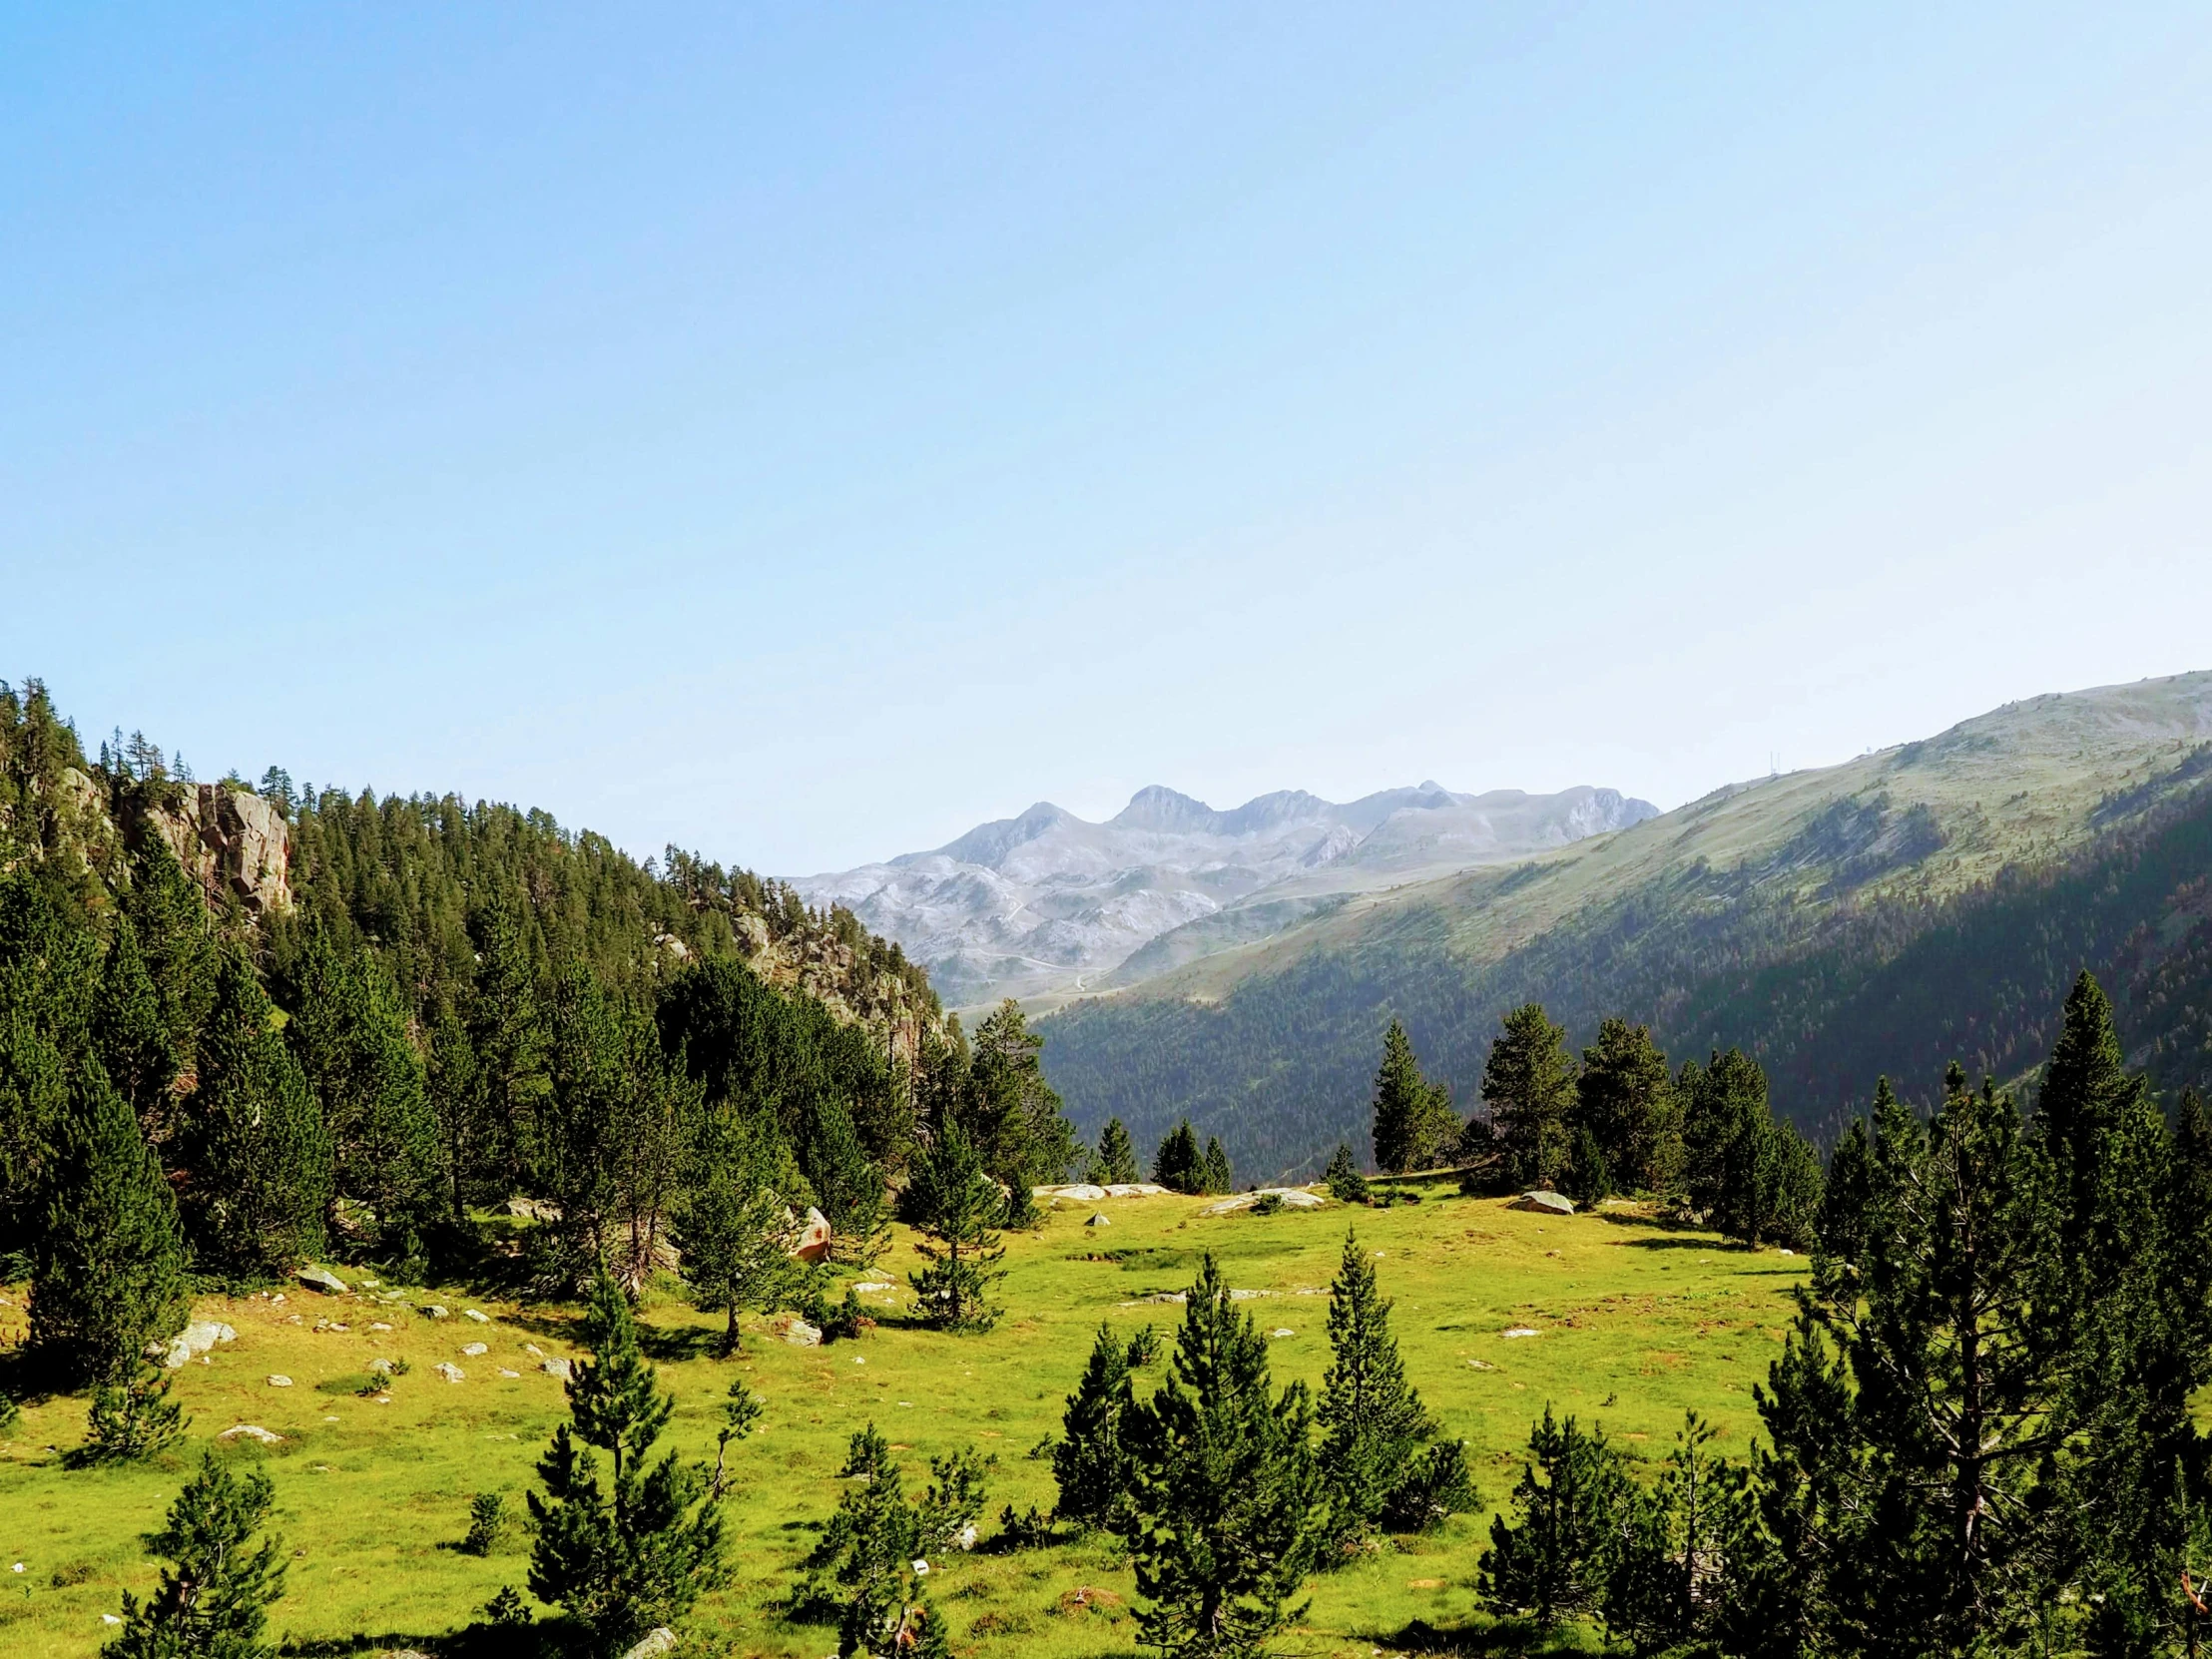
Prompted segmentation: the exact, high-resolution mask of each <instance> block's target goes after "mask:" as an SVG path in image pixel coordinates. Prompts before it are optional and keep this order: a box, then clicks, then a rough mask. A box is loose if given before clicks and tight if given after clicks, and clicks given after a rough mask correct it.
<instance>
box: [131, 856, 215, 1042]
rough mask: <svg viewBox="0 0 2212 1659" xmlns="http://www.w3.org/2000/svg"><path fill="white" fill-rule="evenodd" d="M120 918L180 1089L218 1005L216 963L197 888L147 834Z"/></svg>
mask: <svg viewBox="0 0 2212 1659" xmlns="http://www.w3.org/2000/svg"><path fill="white" fill-rule="evenodd" d="M122 909H123V914H124V916H125V917H127V918H128V919H129V921H130V923H131V932H132V936H133V939H134V942H135V943H136V945H137V947H138V950H139V953H140V958H141V960H142V961H143V963H144V964H145V967H146V972H147V977H148V978H149V979H150V980H151V981H152V982H153V986H154V993H155V997H156V999H157V1001H158V1003H159V1005H160V1021H161V1029H162V1034H163V1037H164V1040H165V1041H166V1043H167V1045H168V1048H169V1053H170V1061H171V1073H172V1075H173V1076H174V1077H176V1078H177V1080H178V1082H179V1083H180V1084H181V1085H182V1084H184V1083H186V1082H187V1081H188V1080H189V1079H191V1078H192V1077H194V1076H195V1075H196V1074H197V1071H198V1064H199V1042H200V1032H201V1028H202V1027H203V1026H205V1025H206V1024H207V1022H208V1017H209V1015H210V1014H211V1013H213V1012H214V1010H215V1006H216V995H217V986H218V982H219V980H220V978H221V972H222V958H221V953H220V952H219V950H218V949H217V946H216V942H215V931H214V927H213V925H212V922H211V920H210V917H209V915H208V904H207V900H206V898H205V897H204V896H203V894H202V893H201V891H200V886H199V883H198V882H196V881H194V880H193V879H192V878H191V877H190V876H188V875H187V874H186V873H185V872H184V869H183V868H182V866H180V865H179V864H178V862H177V856H176V854H175V853H174V852H172V851H171V850H170V847H169V843H168V842H167V841H165V840H163V839H162V838H161V836H159V835H147V836H146V837H145V838H144V842H143V844H142V845H141V846H140V847H139V848H138V850H137V851H136V853H135V854H134V855H133V857H132V860H131V886H130V890H129V891H128V892H126V893H125V894H124V896H123V904H122Z"/></svg>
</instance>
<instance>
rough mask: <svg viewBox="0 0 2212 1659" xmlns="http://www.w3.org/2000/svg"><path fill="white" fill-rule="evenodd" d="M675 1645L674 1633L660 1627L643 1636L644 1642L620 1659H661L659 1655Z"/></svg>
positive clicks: (665, 1627)
mask: <svg viewBox="0 0 2212 1659" xmlns="http://www.w3.org/2000/svg"><path fill="white" fill-rule="evenodd" d="M675 1645H676V1632H675V1631H673V1630H671V1629H669V1627H668V1626H667V1625H665V1624H664V1625H661V1626H659V1627H657V1628H655V1629H653V1630H649V1631H647V1632H646V1634H645V1640H644V1641H642V1642H640V1643H639V1644H638V1645H637V1646H636V1647H634V1648H632V1649H631V1650H630V1651H629V1652H628V1653H625V1654H624V1655H623V1656H622V1659H661V1655H662V1654H664V1653H666V1652H668V1651H669V1649H671V1648H673V1647H674V1646H675Z"/></svg>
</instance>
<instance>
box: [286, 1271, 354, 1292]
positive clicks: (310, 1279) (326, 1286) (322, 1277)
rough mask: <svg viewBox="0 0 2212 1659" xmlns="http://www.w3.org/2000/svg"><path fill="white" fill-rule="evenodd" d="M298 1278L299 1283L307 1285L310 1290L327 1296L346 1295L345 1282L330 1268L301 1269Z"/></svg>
mask: <svg viewBox="0 0 2212 1659" xmlns="http://www.w3.org/2000/svg"><path fill="white" fill-rule="evenodd" d="M297 1278H298V1280H299V1283H300V1284H302V1285H305V1286H306V1287H307V1288H308V1289H309V1290H316V1291H320V1292H322V1293H323V1295H325V1296H343V1295H344V1294H345V1281H344V1280H342V1279H340V1278H339V1277H338V1276H337V1275H336V1274H334V1273H332V1272H331V1271H330V1270H329V1269H328V1268H301V1269H300V1270H299V1272H298V1275H297Z"/></svg>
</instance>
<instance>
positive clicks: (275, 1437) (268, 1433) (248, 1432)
mask: <svg viewBox="0 0 2212 1659" xmlns="http://www.w3.org/2000/svg"><path fill="white" fill-rule="evenodd" d="M216 1438H217V1439H219V1440H259V1441H261V1442H262V1444H263V1445H275V1444H277V1441H279V1440H281V1439H282V1438H283V1435H281V1434H278V1433H276V1432H274V1431H272V1430H270V1429H267V1428H264V1427H263V1426H262V1425H261V1424H260V1423H258V1422H242V1423H238V1424H236V1425H235V1426H233V1427H230V1428H226V1429H225V1430H224V1431H223V1432H222V1433H220V1434H218V1435H217V1436H216Z"/></svg>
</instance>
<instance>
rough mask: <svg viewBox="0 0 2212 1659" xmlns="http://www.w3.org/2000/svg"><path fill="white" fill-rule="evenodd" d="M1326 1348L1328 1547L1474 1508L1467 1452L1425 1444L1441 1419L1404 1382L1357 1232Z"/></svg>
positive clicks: (1342, 1269) (1341, 1553)
mask: <svg viewBox="0 0 2212 1659" xmlns="http://www.w3.org/2000/svg"><path fill="white" fill-rule="evenodd" d="M1329 1352H1330V1357H1331V1358H1330V1363H1329V1370H1328V1372H1327V1373H1326V1374H1325V1376H1324V1377H1323V1379H1322V1389H1321V1408H1320V1410H1319V1412H1318V1413H1317V1416H1318V1418H1319V1421H1320V1423H1321V1427H1322V1434H1323V1438H1322V1447H1321V1470H1322V1481H1323V1487H1324V1490H1325V1491H1326V1493H1327V1495H1328V1504H1329V1520H1328V1536H1329V1545H1330V1550H1331V1553H1332V1554H1333V1555H1334V1556H1336V1557H1337V1558H1339V1559H1342V1558H1343V1557H1345V1556H1346V1555H1349V1554H1351V1553H1352V1552H1353V1551H1355V1550H1357V1549H1358V1548H1359V1547H1360V1546H1361V1545H1363V1544H1364V1543H1366V1542H1367V1540H1368V1539H1369V1538H1370V1537H1372V1536H1373V1535H1374V1533H1375V1531H1376V1529H1377V1528H1378V1527H1379V1526H1383V1525H1388V1526H1392V1527H1393V1528H1395V1529H1398V1530H1404V1531H1415V1530H1420V1529H1422V1528H1425V1527H1427V1526H1430V1525H1433V1524H1434V1523H1435V1522H1437V1521H1439V1520H1441V1519H1443V1517H1444V1516H1445V1515H1448V1514H1452V1513H1455V1512H1456V1511H1458V1510H1460V1509H1464V1508H1468V1507H1470V1506H1471V1505H1472V1503H1473V1501H1474V1493H1473V1489H1472V1487H1471V1485H1470V1484H1469V1482H1468V1479H1467V1474H1466V1465H1465V1457H1464V1453H1463V1452H1462V1451H1461V1450H1460V1448H1459V1446H1458V1445H1457V1444H1456V1443H1455V1442H1454V1443H1448V1444H1442V1445H1434V1446H1431V1445H1429V1444H1428V1442H1429V1441H1430V1440H1432V1439H1433V1438H1434V1437H1435V1433H1436V1424H1435V1423H1434V1421H1433V1420H1432V1419H1431V1418H1430V1417H1429V1415H1428V1412H1427V1411H1426V1409H1424V1408H1423V1407H1422V1405H1421V1402H1420V1394H1419V1393H1418V1391H1417V1390H1415V1389H1414V1387H1413V1385H1412V1384H1411V1383H1408V1382H1406V1380H1405V1366H1404V1363H1403V1361H1401V1360H1400V1359H1399V1358H1398V1352H1397V1339H1396V1338H1395V1337H1393V1336H1391V1335H1390V1304H1389V1302H1388V1301H1387V1300H1385V1299H1384V1297H1383V1294H1382V1291H1381V1289H1380V1288H1379V1286H1378V1285H1377V1283H1376V1275H1375V1263H1374V1261H1373V1260H1372V1259H1371V1258H1370V1257H1369V1256H1368V1253H1367V1252H1366V1251H1364V1250H1362V1249H1361V1248H1360V1241H1359V1238H1358V1236H1357V1235H1356V1234H1354V1233H1352V1232H1350V1231H1348V1232H1347V1233H1346V1234H1345V1248H1344V1257H1343V1260H1342V1261H1341V1262H1340V1263H1339V1265H1338V1268H1337V1278H1336V1281H1335V1283H1334V1284H1332V1285H1331V1286H1330V1289H1329Z"/></svg>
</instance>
